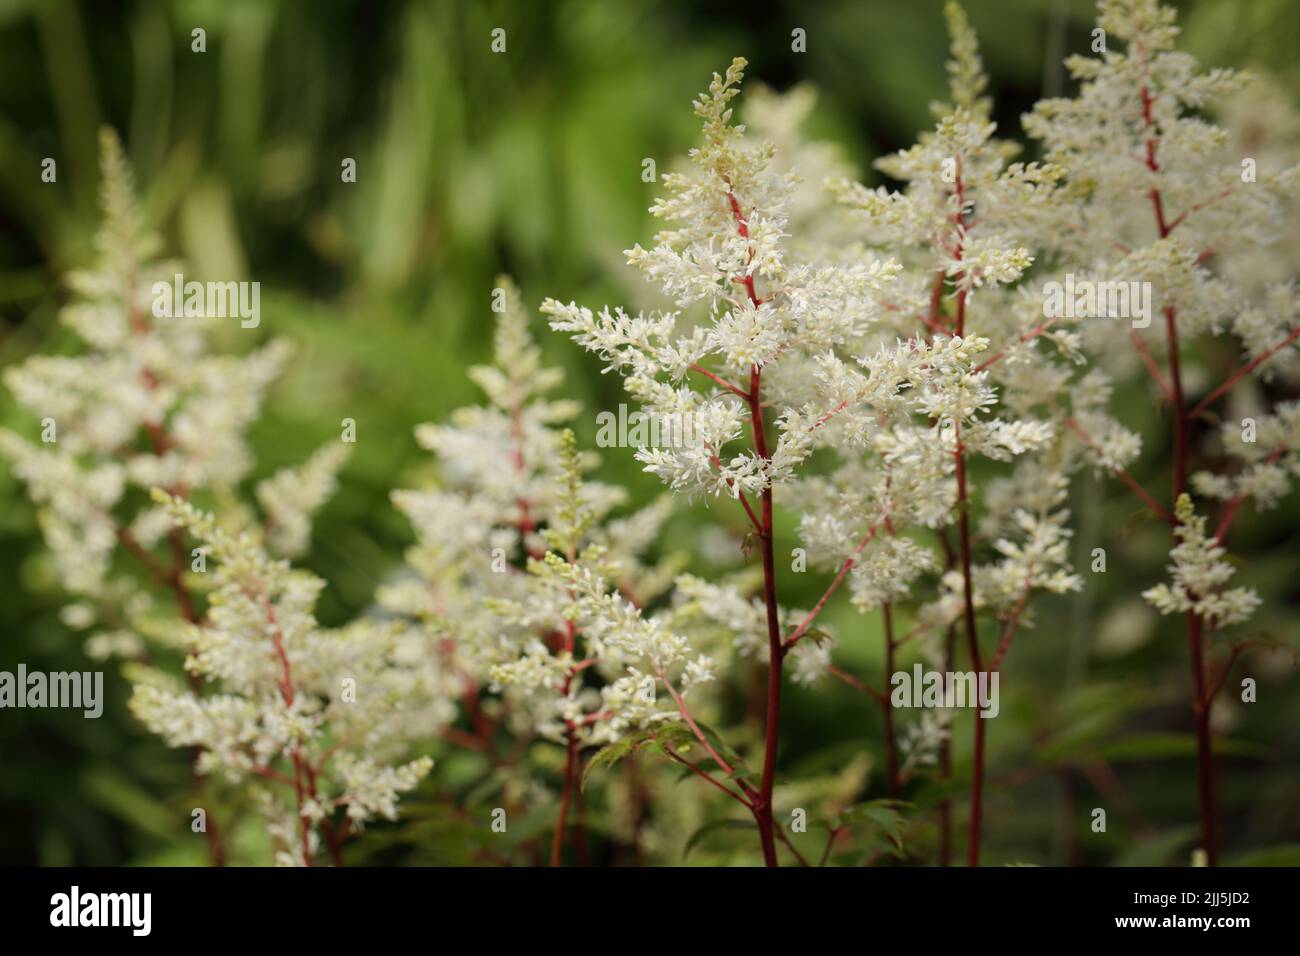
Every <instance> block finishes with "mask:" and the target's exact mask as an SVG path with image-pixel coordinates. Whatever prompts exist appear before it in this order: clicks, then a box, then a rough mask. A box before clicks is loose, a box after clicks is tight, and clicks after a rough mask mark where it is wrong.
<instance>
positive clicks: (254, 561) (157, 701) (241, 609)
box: [131, 491, 432, 864]
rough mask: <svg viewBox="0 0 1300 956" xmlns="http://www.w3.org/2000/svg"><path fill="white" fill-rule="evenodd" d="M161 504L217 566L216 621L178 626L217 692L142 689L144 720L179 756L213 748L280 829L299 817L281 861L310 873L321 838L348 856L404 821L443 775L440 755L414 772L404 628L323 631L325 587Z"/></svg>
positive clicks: (202, 515)
mask: <svg viewBox="0 0 1300 956" xmlns="http://www.w3.org/2000/svg"><path fill="white" fill-rule="evenodd" d="M154 498H155V500H156V501H157V502H158V504H159V505H160V506H161V507H162V508H163V509H164V510H165V511H166V512H167V514H168V515H169V516H170V517H171V518H172V519H173V520H174V521H175V522H176V523H177V524H178V525H179V526H181V527H183V528H184V529H185V530H186V531H187V532H189V533H190V534H191V535H193V536H194V537H195V539H197V540H199V541H201V542H202V543H203V546H204V547H205V548H206V549H207V553H208V555H209V557H210V559H211V560H212V561H214V562H215V563H216V567H215V569H213V570H210V571H209V573H208V578H209V580H210V586H211V591H210V592H209V595H208V601H209V608H208V613H207V615H206V617H205V618H204V619H203V621H202V622H200V623H197V624H194V623H189V622H177V624H176V626H177V627H178V628H181V629H183V630H185V631H186V632H187V633H186V635H185V637H184V643H185V644H186V645H187V646H189V647H190V648H191V653H190V656H189V658H188V659H187V660H186V662H185V666H186V669H187V670H188V671H189V672H190V673H191V674H193V675H194V676H195V677H196V678H198V679H199V680H200V681H201V682H203V684H204V685H211V689H212V693H211V694H209V695H207V696H203V697H197V696H195V695H194V694H192V693H190V691H189V690H188V689H187V688H185V687H184V686H183V685H181V684H179V683H169V682H166V681H163V680H156V681H152V682H148V683H142V684H139V685H137V686H136V688H135V691H134V693H133V695H132V698H131V709H132V712H133V713H134V714H135V715H136V717H138V718H139V719H140V720H141V721H142V722H143V723H144V724H145V726H147V727H148V728H149V729H150V730H152V731H153V732H154V733H157V734H159V735H160V736H161V737H163V739H164V740H166V741H167V742H168V743H169V744H171V745H172V746H176V747H198V748H202V757H201V759H200V761H199V768H200V770H201V771H202V772H204V773H214V774H215V773H219V774H221V775H222V776H224V777H225V778H226V779H228V780H230V781H232V782H234V783H238V784H242V785H245V786H247V787H249V788H250V789H252V790H255V791H259V792H261V791H268V792H271V791H273V792H274V795H275V796H274V799H272V800H271V801H270V802H269V804H268V802H267V801H266V799H265V798H264V797H261V796H259V797H257V801H258V802H259V803H260V804H262V805H263V806H269V808H271V810H273V811H274V812H273V813H271V814H270V819H271V820H272V821H274V820H275V819H276V814H277V813H283V814H285V815H288V814H290V813H292V815H293V819H295V820H296V821H297V823H296V825H295V826H294V827H293V829H292V831H291V832H292V833H294V834H295V835H296V836H297V837H298V838H299V840H298V841H295V849H294V851H293V852H292V853H291V854H289V855H288V856H287V857H286V856H284V855H281V856H280V857H279V858H278V859H279V860H280V862H289V861H292V862H293V863H295V864H310V862H311V859H312V857H313V855H314V853H315V847H316V846H317V843H316V842H315V840H314V838H313V837H312V834H313V833H316V832H317V831H320V832H321V833H322V834H323V835H324V836H325V840H326V842H328V843H329V844H330V845H331V847H336V845H337V843H338V841H340V840H341V839H342V838H343V837H344V836H345V835H346V834H347V833H348V832H350V831H354V830H356V829H358V828H360V827H361V826H363V825H364V824H365V823H366V821H368V820H370V819H373V818H375V817H384V818H387V819H393V818H394V817H395V816H396V813H397V799H398V796H399V795H400V794H402V793H405V792H409V791H410V790H411V789H413V788H414V787H415V785H416V784H417V783H418V782H419V780H420V778H421V777H423V776H424V775H425V774H426V773H428V771H429V769H430V768H431V766H432V761H430V760H429V758H428V757H420V758H417V759H415V760H413V761H410V762H408V763H403V762H401V757H402V755H403V754H404V752H405V751H406V749H407V745H408V741H409V739H410V737H411V735H412V733H413V732H418V731H417V730H416V728H413V727H412V726H410V723H409V720H408V719H407V718H406V716H405V714H404V711H406V710H407V708H408V707H410V706H411V704H412V702H413V701H415V700H418V691H419V690H420V688H415V687H412V683H411V680H410V675H409V673H408V672H407V671H406V669H405V668H404V667H403V666H402V664H401V663H400V661H399V648H400V643H401V638H402V628H401V626H400V625H395V624H393V623H392V622H383V621H376V620H363V621H360V622H357V623H355V624H352V625H350V626H349V627H347V628H344V629H342V630H338V631H333V630H327V629H324V628H322V627H320V626H319V625H318V624H317V623H316V619H315V617H314V616H313V614H312V607H313V605H314V603H315V601H316V597H317V595H318V594H319V593H320V590H321V588H322V587H323V584H324V582H322V581H321V580H320V579H319V578H317V577H315V576H314V575H311V574H308V573H305V572H301V571H295V570H293V569H292V568H291V567H290V566H289V564H288V563H287V562H285V561H283V560H276V559H273V558H271V557H270V556H268V555H267V554H266V553H265V551H264V550H262V548H261V546H260V544H259V543H258V541H257V538H256V537H255V536H254V535H252V534H250V533H248V532H244V533H241V534H238V535H236V534H233V533H231V532H229V531H226V530H224V529H222V528H221V526H220V525H219V524H218V523H217V521H216V519H215V518H214V517H213V516H212V515H211V514H208V513H206V512H202V511H199V510H198V509H196V508H195V507H194V506H193V505H191V504H190V503H189V502H187V501H183V500H181V499H179V498H175V497H173V496H170V495H168V494H166V493H165V492H162V491H155V493H154ZM412 709H416V710H418V707H415V708H412Z"/></svg>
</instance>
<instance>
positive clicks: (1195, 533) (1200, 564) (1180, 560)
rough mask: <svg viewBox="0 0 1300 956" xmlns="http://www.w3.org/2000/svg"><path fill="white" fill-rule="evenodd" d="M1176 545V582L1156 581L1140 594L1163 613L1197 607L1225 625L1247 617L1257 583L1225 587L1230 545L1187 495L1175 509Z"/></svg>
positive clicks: (1209, 618) (1207, 617) (1214, 622)
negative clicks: (1220, 538)
mask: <svg viewBox="0 0 1300 956" xmlns="http://www.w3.org/2000/svg"><path fill="white" fill-rule="evenodd" d="M1174 516H1175V517H1176V518H1177V519H1178V526H1177V528H1176V529H1175V530H1174V534H1175V535H1177V537H1178V544H1176V545H1175V546H1174V549H1173V550H1172V551H1171V552H1170V553H1169V555H1170V557H1171V558H1172V559H1173V564H1171V565H1170V566H1169V574H1170V576H1171V577H1172V579H1173V584H1172V585H1169V584H1157V585H1156V586H1155V587H1153V588H1148V589H1147V590H1145V591H1143V592H1142V596H1143V597H1144V598H1146V599H1147V600H1148V601H1149V602H1151V604H1152V605H1153V606H1154V607H1155V608H1156V609H1157V610H1159V611H1160V613H1161V614H1179V613H1185V612H1187V611H1192V612H1194V613H1195V614H1196V615H1197V616H1198V617H1200V618H1202V619H1204V620H1205V621H1206V622H1207V623H1209V624H1210V626H1212V627H1226V626H1227V625H1229V624H1239V623H1241V622H1242V621H1244V620H1246V619H1248V618H1249V617H1250V615H1251V614H1252V613H1253V612H1254V610H1255V608H1257V607H1258V606H1259V604H1260V600H1259V595H1258V594H1256V593H1255V590H1254V589H1253V588H1231V589H1225V588H1224V585H1225V584H1226V583H1227V582H1228V580H1229V579H1230V578H1231V577H1232V576H1233V575H1234V574H1236V573H1237V572H1236V569H1235V568H1233V566H1232V565H1231V564H1229V563H1228V562H1227V561H1225V560H1224V556H1225V555H1226V554H1227V550H1226V549H1225V548H1224V547H1223V546H1222V545H1220V544H1219V543H1218V540H1217V539H1216V538H1214V537H1213V536H1211V535H1208V534H1206V532H1205V517H1204V516H1203V515H1198V514H1197V513H1196V511H1195V510H1194V509H1193V507H1192V499H1191V498H1190V497H1188V496H1187V495H1183V496H1181V497H1180V498H1179V499H1178V504H1177V506H1176V508H1175V511H1174Z"/></svg>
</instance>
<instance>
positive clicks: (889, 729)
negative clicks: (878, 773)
mask: <svg viewBox="0 0 1300 956" xmlns="http://www.w3.org/2000/svg"><path fill="white" fill-rule="evenodd" d="M880 612H881V616H882V617H883V618H884V625H885V686H886V687H888V686H889V684H890V683H891V680H892V678H893V675H894V610H893V608H892V607H891V606H890V604H889V602H888V601H886V602H885V603H884V604H882V605H881V607H880ZM880 709H881V711H882V712H883V714H884V718H885V772H886V779H887V781H888V784H889V796H890V799H895V800H896V799H898V790H899V784H898V747H897V745H896V744H895V741H894V704H893V702H892V701H891V700H890V695H889V694H881V701H880Z"/></svg>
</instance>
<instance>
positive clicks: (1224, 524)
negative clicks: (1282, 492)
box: [1214, 445, 1286, 544]
mask: <svg viewBox="0 0 1300 956" xmlns="http://www.w3.org/2000/svg"><path fill="white" fill-rule="evenodd" d="M1285 450H1286V449H1285V448H1284V447H1283V446H1281V445H1279V446H1278V447H1276V448H1274V449H1273V450H1272V451H1271V452H1269V456H1268V458H1266V459H1265V461H1264V464H1266V465H1273V464H1276V463H1277V460H1278V459H1279V458H1281V457H1282V453H1283V452H1284V451H1285ZM1245 500H1246V496H1245V495H1244V494H1242V495H1235V496H1234V497H1233V498H1232V499H1231V500H1230V501H1229V502H1228V503H1227V504H1226V505H1225V506H1224V508H1223V517H1222V518H1220V519H1219V527H1218V529H1217V530H1216V531H1215V532H1214V538H1215V540H1216V541H1218V542H1219V544H1223V539H1224V538H1225V537H1226V536H1227V534H1228V530H1229V529H1230V528H1231V527H1232V522H1233V520H1234V519H1235V518H1236V517H1237V510H1238V509H1239V508H1241V506H1242V504H1243V503H1244V502H1245Z"/></svg>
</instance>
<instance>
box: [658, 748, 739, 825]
mask: <svg viewBox="0 0 1300 956" xmlns="http://www.w3.org/2000/svg"><path fill="white" fill-rule="evenodd" d="M664 753H666V754H668V756H669V757H671V758H672V759H673V760H676V761H677V762H678V763H679V764H681V765H682V766H683V767H686V768H688V769H689V770H690V771H691V773H693V774H695V775H696V776H697V777H699V778H700V779H701V780H705V781H707V782H709V783H711V784H712V785H713V786H715V787H717V788H718V789H719V790H721V791H722V792H723V793H725V794H726V795H727V796H729V797H731V799H733V800H735V801H737V802H738V803H741V804H743V805H744V806H746V807H748V808H749V809H750V810H753V809H754V805H753V804H752V803H750V802H749V801H748V800H746V799H745V798H744V797H743V796H741V795H740V794H738V793H736V791H734V790H732V789H731V788H730V787H728V786H727V785H726V784H725V783H723V782H722V781H721V780H719V779H718V778H717V777H715V776H713V774H711V773H709V772H708V771H707V770H705V769H704V768H703V767H701V766H700V765H699V764H695V763H691V761H689V760H687V759H686V758H685V757H683V756H682V755H681V754H679V753H678V752H677V751H675V750H673V749H672V748H671V747H665V748H664Z"/></svg>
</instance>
